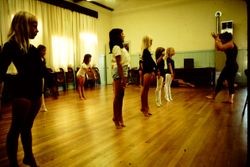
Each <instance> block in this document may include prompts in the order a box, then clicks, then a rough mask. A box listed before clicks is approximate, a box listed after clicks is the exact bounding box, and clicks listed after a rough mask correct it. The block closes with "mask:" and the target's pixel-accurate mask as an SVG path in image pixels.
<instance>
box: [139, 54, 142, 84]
mask: <svg viewBox="0 0 250 167" xmlns="http://www.w3.org/2000/svg"><path fill="white" fill-rule="evenodd" d="M139 59H140V60H139V69H138V72H139V87H141V86H142V83H143V74H142V71H143V66H142V65H143V61H142V58H141V56H140V58H139Z"/></svg>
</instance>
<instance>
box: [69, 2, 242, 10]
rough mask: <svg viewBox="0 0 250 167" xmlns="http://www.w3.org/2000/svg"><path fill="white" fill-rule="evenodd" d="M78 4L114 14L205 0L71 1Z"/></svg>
mask: <svg viewBox="0 0 250 167" xmlns="http://www.w3.org/2000/svg"><path fill="white" fill-rule="evenodd" d="M73 1H75V2H76V3H78V4H80V3H81V2H84V1H85V3H86V1H90V3H95V2H96V3H98V4H101V5H104V6H106V7H108V8H111V9H113V10H112V11H114V12H121V11H128V10H135V9H140V8H149V7H157V6H160V5H163V4H173V3H174V4H178V3H189V2H192V3H194V2H195V1H205V0H73ZM206 1H215V2H216V1H225V2H226V1H228V0H206ZM231 1H246V0H231Z"/></svg>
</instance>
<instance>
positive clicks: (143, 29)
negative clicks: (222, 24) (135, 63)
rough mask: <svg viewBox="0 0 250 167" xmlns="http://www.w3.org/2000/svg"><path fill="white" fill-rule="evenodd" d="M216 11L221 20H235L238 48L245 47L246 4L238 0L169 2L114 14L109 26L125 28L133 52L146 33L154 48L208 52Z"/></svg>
mask: <svg viewBox="0 0 250 167" xmlns="http://www.w3.org/2000/svg"><path fill="white" fill-rule="evenodd" d="M217 10H220V11H221V12H222V17H221V20H234V26H235V30H234V32H235V34H234V36H235V42H236V43H237V44H238V46H239V48H247V35H246V34H247V10H246V2H245V1H239V0H231V1H229V0H227V1H223V0H217V1H211V0H210V1H195V0H194V1H188V3H187V1H186V2H185V1H178V0H177V1H176V3H175V2H174V1H173V2H172V1H171V3H165V4H161V5H160V6H154V7H151V8H145V9H139V10H136V11H130V12H129V13H128V12H124V13H114V14H113V17H112V26H113V27H121V28H123V29H124V31H125V35H126V40H128V41H131V50H132V52H133V53H136V52H138V51H140V46H141V39H142V37H143V36H144V35H146V34H149V35H151V36H152V37H153V47H152V48H153V49H154V48H156V47H157V46H164V47H169V46H173V47H175V49H176V51H177V52H178V51H194V50H209V49H213V48H214V43H213V39H212V38H211V35H210V34H211V32H214V31H215V30H216V22H215V12H216V11H217Z"/></svg>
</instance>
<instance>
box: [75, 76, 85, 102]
mask: <svg viewBox="0 0 250 167" xmlns="http://www.w3.org/2000/svg"><path fill="white" fill-rule="evenodd" d="M85 80H86V78H85V77H82V76H78V77H77V90H78V93H79V97H80V99H81V100H83V99H86V98H85V93H84V83H85Z"/></svg>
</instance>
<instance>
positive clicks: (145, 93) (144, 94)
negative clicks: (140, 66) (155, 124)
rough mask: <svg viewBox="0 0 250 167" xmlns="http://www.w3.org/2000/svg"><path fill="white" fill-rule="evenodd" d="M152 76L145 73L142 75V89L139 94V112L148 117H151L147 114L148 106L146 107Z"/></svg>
mask: <svg viewBox="0 0 250 167" xmlns="http://www.w3.org/2000/svg"><path fill="white" fill-rule="evenodd" d="M151 78H152V74H150V73H145V74H144V75H143V88H142V92H141V112H143V114H144V115H145V116H146V117H148V116H150V115H152V114H151V113H149V106H148V91H149V87H150V83H151Z"/></svg>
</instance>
